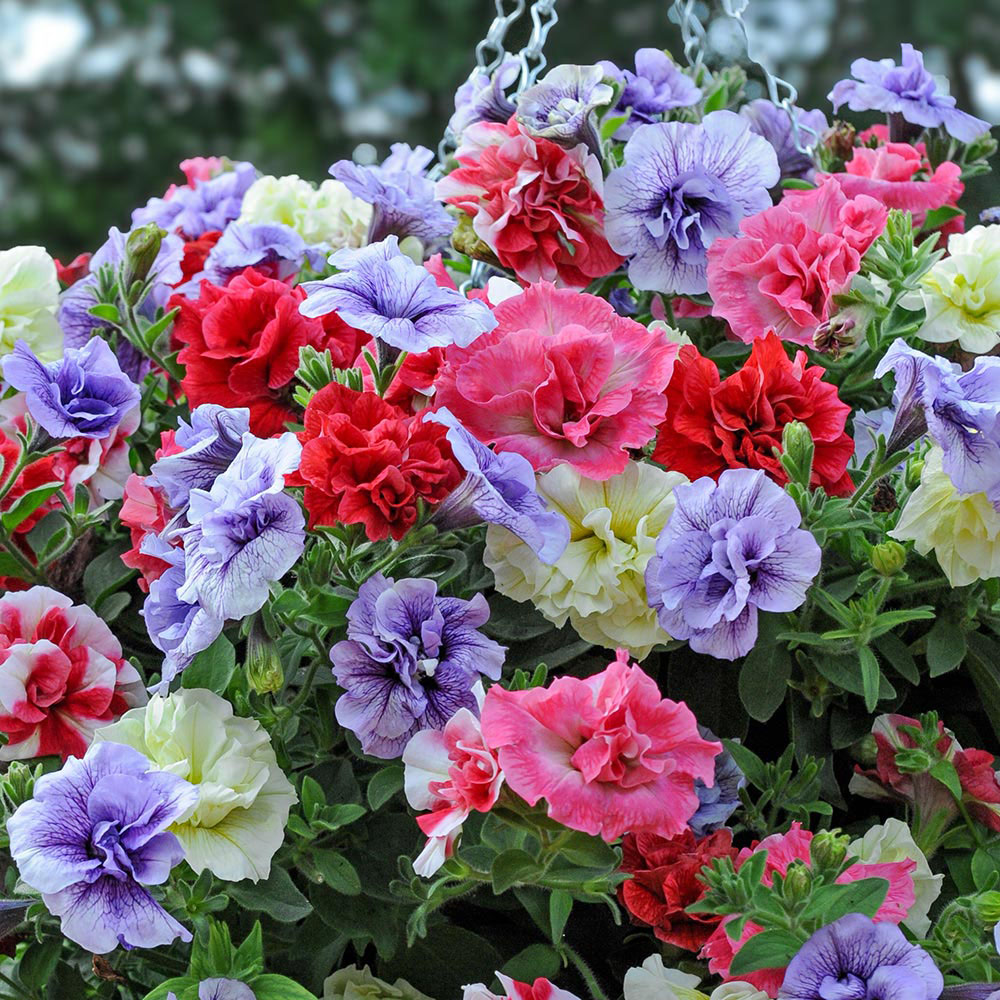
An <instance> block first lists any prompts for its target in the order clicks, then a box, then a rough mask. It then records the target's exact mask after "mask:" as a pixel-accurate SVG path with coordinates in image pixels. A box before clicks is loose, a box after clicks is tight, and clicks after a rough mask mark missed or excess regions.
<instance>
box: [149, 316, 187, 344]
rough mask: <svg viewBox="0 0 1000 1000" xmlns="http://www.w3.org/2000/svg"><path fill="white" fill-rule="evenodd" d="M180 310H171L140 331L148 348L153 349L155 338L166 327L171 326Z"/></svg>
mask: <svg viewBox="0 0 1000 1000" xmlns="http://www.w3.org/2000/svg"><path fill="white" fill-rule="evenodd" d="M179 312H180V309H179V308H177V309H171V310H170V312H168V313H164V314H163V315H162V316H161V317H160V318H159V319H158V320H157V321H156V322H155V323H153V324H151V325H150V326H147V327H146V329H145V330H143V331H142V339H143V341H144V342H145V344H146V345H147V346H148V347H154V346H155V345H156V338H157V337H159V336H160V334H161V333H163V331H164V330H166V329H167V328H168V327H170V326H171V325H173V322H174V320H175V319H176V318H177V314H178V313H179Z"/></svg>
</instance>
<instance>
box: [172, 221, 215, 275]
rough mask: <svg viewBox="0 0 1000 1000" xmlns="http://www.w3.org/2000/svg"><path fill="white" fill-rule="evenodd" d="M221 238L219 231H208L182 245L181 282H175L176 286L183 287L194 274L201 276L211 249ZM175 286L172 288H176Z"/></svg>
mask: <svg viewBox="0 0 1000 1000" xmlns="http://www.w3.org/2000/svg"><path fill="white" fill-rule="evenodd" d="M221 236H222V230H221V229H210V230H209V231H208V232H207V233H202V234H201V236H199V237H198V239H196V240H188V241H187V242H186V243H185V244H184V256H183V257H182V258H181V280H180V281H178V282H177V285H183V284H184V283H185V282H186V281H190V280H191V279H192V278H193V277H194V276H195V275H196V274H201V272H202V271H203V270H204V269H205V261H206V260H207V259H208V255H209V254H210V253H211V252H212V247H214V246H215V244H216V243H218V242H219V238H220V237H221ZM177 285H175V286H174V287H175V288H176V287H177Z"/></svg>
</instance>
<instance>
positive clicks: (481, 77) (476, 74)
mask: <svg viewBox="0 0 1000 1000" xmlns="http://www.w3.org/2000/svg"><path fill="white" fill-rule="evenodd" d="M520 74H521V62H520V60H518V59H505V60H504V61H503V62H502V63H501V64H500V65H499V66H498V67H497V68H496V69H495V70H494V71H493V72H492V73H487V72H486V70H484V69H479V68H478V67H477V68H476V69H474V70H473V71H472V75H471V76H470V77H469V79H468V80H466V81H465V83H463V84H462V86H461V87H459V88H458V90H456V91H455V113H454V114H453V115H452V116H451V120H450V121H449V122H448V130H449V131H450V132H451V134H452V135H453V136H455V138H456V139H459V138H461V135H462V133H463V132H464V131H465V130H466V129H467V128H468V127H469V126H470V125H475V123H476V122H500V123H501V124H503V123H504V122H506V121H508V119H509V118H510V116H511V115H512V114H513V113H514V111H515V108H514V104H513V102H512V101H511V100H510V98H508V97H507V95H506V93H505V92H506V91H507V90H508V89H509V88H510V87H512V86H513V85H514V82H515V81H516V80H517V78H518V76H520Z"/></svg>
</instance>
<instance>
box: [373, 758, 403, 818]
mask: <svg viewBox="0 0 1000 1000" xmlns="http://www.w3.org/2000/svg"><path fill="white" fill-rule="evenodd" d="M402 788H403V768H402V767H400V766H399V765H398V764H392V765H390V766H389V767H383V768H382V770H381V771H377V772H376V773H375V774H374V775H373V776H372V780H371V781H369V782H368V790H367V796H368V805H370V806H371V807H372V810H373V811H377V810H379V809H381V808H382V806H384V805H385V804H386V802H388V801H389V799H391V798H392V797H393V796H394V795H395V794H396V793H397V792H399V791H402Z"/></svg>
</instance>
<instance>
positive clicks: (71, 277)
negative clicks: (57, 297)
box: [52, 253, 93, 288]
mask: <svg viewBox="0 0 1000 1000" xmlns="http://www.w3.org/2000/svg"><path fill="white" fill-rule="evenodd" d="M92 256H93V255H92V254H89V253H78V254H77V255H76V256H75V257H74V258H73V259H72V260H71V261H70V262H69V263H68V264H64V263H63V262H62V261H61V260H59V258H58V257H56V258H54V259H53V261H52V262H53V263H54V264H55V266H56V277H57V278H58V279H59V284H61V285H62V286H63V288H69V286H70V285H75V284H76V283H77V282H78V281H79V280H80V279H81V278H85V277H86V276H87V275H88V274H90V258H91V257H92Z"/></svg>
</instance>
